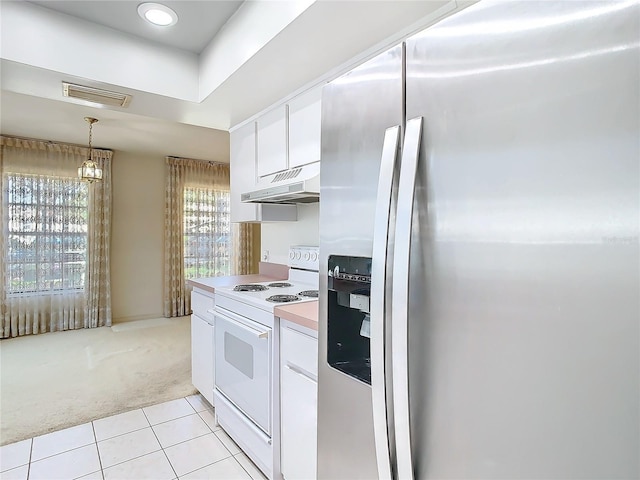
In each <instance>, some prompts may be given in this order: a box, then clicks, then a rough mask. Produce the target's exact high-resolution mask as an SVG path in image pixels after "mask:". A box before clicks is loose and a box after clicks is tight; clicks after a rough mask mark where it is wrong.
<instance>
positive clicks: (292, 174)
mask: <svg viewBox="0 0 640 480" xmlns="http://www.w3.org/2000/svg"><path fill="white" fill-rule="evenodd" d="M301 171H302V168H295V169H293V170H287V171H286V172H282V173H278V174H277V175H276V176H275V177H273V180H271V183H275V182H281V181H282V180H289V179H291V178H296V177H297V176H298V175H300V172H301Z"/></svg>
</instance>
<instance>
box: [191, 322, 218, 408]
mask: <svg viewBox="0 0 640 480" xmlns="http://www.w3.org/2000/svg"><path fill="white" fill-rule="evenodd" d="M213 361H214V360H213V325H210V324H209V323H207V322H206V321H205V320H204V319H203V318H200V317H199V316H198V315H195V314H192V315H191V382H192V383H193V386H194V387H196V388H197V389H198V390H199V391H200V393H201V394H202V396H203V397H204V398H206V399H207V401H208V402H209V403H210V404H211V405H213Z"/></svg>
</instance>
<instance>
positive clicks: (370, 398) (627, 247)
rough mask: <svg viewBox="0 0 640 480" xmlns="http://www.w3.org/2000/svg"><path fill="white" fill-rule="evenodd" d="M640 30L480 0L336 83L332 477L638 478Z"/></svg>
mask: <svg viewBox="0 0 640 480" xmlns="http://www.w3.org/2000/svg"><path fill="white" fill-rule="evenodd" d="M399 8H400V7H399ZM639 19H640V8H639V4H638V2H637V1H632V2H624V1H615V2H594V1H584V2H583V1H544V2H530V1H527V2H524V1H511V2H504V3H495V2H487V1H481V2H479V3H477V4H474V5H472V6H470V7H468V8H465V9H464V10H461V11H459V12H456V13H454V14H453V15H451V16H449V17H447V18H445V19H443V20H441V21H440V22H438V23H436V24H435V25H433V26H432V27H430V28H428V29H426V30H425V31H424V32H422V33H420V34H418V35H416V36H414V37H412V38H410V39H408V40H407V41H406V42H404V43H403V44H402V45H398V46H397V47H396V48H392V49H391V50H389V51H387V52H386V53H384V54H382V55H380V56H378V57H377V58H374V59H372V60H370V61H368V62H366V63H364V64H362V65H361V66H359V67H358V68H356V69H354V70H353V71H351V72H350V73H348V74H346V75H344V76H342V77H340V78H339V79H337V80H335V81H333V82H331V83H330V84H328V85H327V86H326V87H325V88H324V92H323V100H322V102H323V110H322V162H321V197H320V198H321V201H320V252H321V268H320V275H321V277H320V328H319V384H318V478H320V479H349V480H353V479H375V478H381V479H386V478H399V479H403V480H404V479H411V478H417V479H444V478H456V479H465V480H466V479H476V478H485V479H486V478H502V479H520V478H528V479H574V478H590V479H605V478H606V479H613V478H625V479H631V478H638V477H639V476H640V467H639V452H640V393H639V392H640V381H639V378H640V355H639V350H640V330H639V323H640V320H639V318H640V311H639V309H640V307H639V302H640V300H639V298H640V280H639V269H640V254H639V241H638V239H639V225H638V224H639V219H640V211H639V203H640V189H639V182H640V180H639V179H640V170H639V162H640V146H639V144H640V140H639V135H640V133H639V132H640V120H639V119H640V95H639V89H640V87H639V85H640V75H639V72H640V50H639V43H640V27H639Z"/></svg>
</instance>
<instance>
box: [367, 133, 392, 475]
mask: <svg viewBox="0 0 640 480" xmlns="http://www.w3.org/2000/svg"><path fill="white" fill-rule="evenodd" d="M399 141H400V126H399V125H397V126H394V127H390V128H387V130H386V131H385V134H384V142H383V144H382V159H381V162H380V175H379V177H378V196H377V201H376V216H375V223H374V226H373V255H372V261H371V296H370V305H369V310H370V315H371V332H370V334H371V337H370V339H371V343H370V346H371V401H372V404H373V430H374V439H375V446H376V459H377V463H378V476H379V478H380V480H391V479H392V478H393V477H392V472H391V449H390V443H389V430H390V427H391V425H389V417H388V414H387V412H388V409H387V384H386V381H387V380H386V375H385V341H384V340H385V330H386V328H385V327H386V326H385V323H386V318H385V309H386V300H387V299H386V289H387V282H386V278H387V258H388V257H387V251H388V247H389V220H390V211H391V200H392V190H393V175H394V172H395V171H396V162H397V159H398V142H399Z"/></svg>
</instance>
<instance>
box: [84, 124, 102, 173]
mask: <svg viewBox="0 0 640 480" xmlns="http://www.w3.org/2000/svg"><path fill="white" fill-rule="evenodd" d="M84 119H85V121H86V122H87V123H88V124H89V155H88V158H87V159H86V160H85V161H84V162H82V166H81V167H80V168H78V177H79V178H80V179H82V180H86V181H88V182H89V183H91V182H95V181H96V180H102V169H101V168H100V167H99V166H98V165H97V164H96V163H95V162H94V161H93V124H94V123H96V122H97V121H98V119H97V118H92V117H84Z"/></svg>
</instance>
